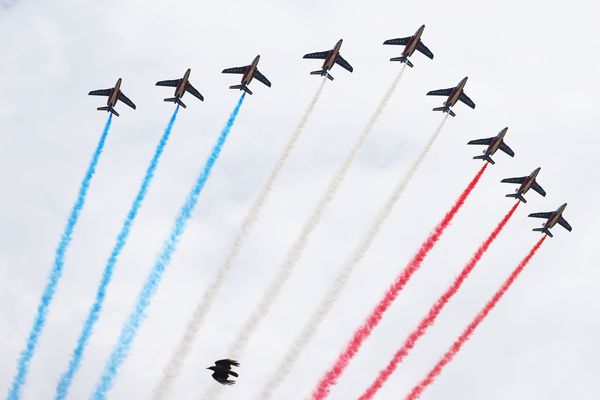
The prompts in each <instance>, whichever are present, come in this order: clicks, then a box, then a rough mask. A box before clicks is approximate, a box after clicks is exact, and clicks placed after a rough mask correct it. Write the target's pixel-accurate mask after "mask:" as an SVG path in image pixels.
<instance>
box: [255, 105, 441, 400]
mask: <svg viewBox="0 0 600 400" xmlns="http://www.w3.org/2000/svg"><path fill="white" fill-rule="evenodd" d="M447 119H448V114H445V115H444V117H443V119H442V122H441V123H440V125H439V126H438V127H437V129H436V130H435V131H434V133H433V135H431V137H430V138H429V141H428V142H427V144H426V145H425V147H424V148H423V150H421V153H420V154H419V155H418V157H417V158H416V159H415V161H414V162H413V163H412V165H411V166H410V168H409V169H408V171H406V173H405V174H404V176H403V177H402V180H401V181H400V182H399V183H398V185H396V187H395V188H394V191H393V192H392V195H391V196H390V198H389V199H388V201H387V202H386V203H385V206H384V207H383V208H382V209H381V210H380V211H379V214H377V217H376V218H375V220H374V221H373V223H372V224H371V226H370V227H369V230H368V231H367V232H366V234H365V235H364V236H363V238H362V240H361V242H360V244H359V245H358V247H357V248H356V249H355V250H354V252H353V253H352V255H351V257H350V258H349V259H348V260H347V261H346V263H345V264H344V265H343V267H342V269H341V271H340V273H339V274H338V276H337V278H336V279H335V280H334V282H333V286H332V287H331V288H330V289H329V292H328V293H327V295H326V296H325V298H324V300H323V302H322V303H321V304H320V306H319V308H317V310H315V312H314V313H313V314H312V316H311V317H310V319H309V321H308V323H307V324H306V325H305V326H304V328H303V329H302V331H301V333H300V335H299V336H298V337H297V338H296V340H295V341H294V343H293V344H292V345H291V347H290V348H289V349H288V351H287V353H286V354H285V356H284V357H283V360H282V361H281V363H280V364H279V366H278V367H277V368H275V369H274V373H273V375H272V376H271V378H270V379H269V380H268V382H267V384H266V385H265V386H264V388H263V389H262V393H261V395H260V398H261V399H269V398H271V397H272V396H273V392H274V391H275V389H277V387H278V386H279V385H280V384H281V383H282V382H283V381H284V379H285V378H286V377H287V375H288V374H289V373H290V371H291V370H292V368H293V367H294V364H295V363H296V360H297V359H298V357H300V354H302V351H304V348H305V347H306V346H307V345H308V344H309V343H310V341H311V340H312V338H313V336H314V335H315V333H316V332H317V329H318V327H319V325H320V324H321V322H323V320H324V319H325V317H326V316H327V315H328V314H329V312H330V311H331V309H332V308H333V306H334V305H335V303H336V302H337V300H338V298H339V297H340V295H341V293H342V291H343V290H344V288H345V287H346V284H347V283H348V280H349V279H350V276H351V275H352V272H353V271H354V268H355V267H356V266H357V265H358V263H359V262H360V261H361V260H362V259H363V257H364V256H365V254H366V253H367V251H368V250H369V248H370V247H371V244H372V243H373V240H375V238H376V237H377V235H378V234H379V231H380V230H381V227H382V226H383V224H384V222H385V221H386V220H387V218H388V217H389V215H390V214H391V213H392V210H393V209H394V205H395V204H396V202H397V201H398V199H399V198H400V196H401V195H402V193H404V191H405V190H406V187H407V186H408V184H409V183H410V181H411V180H412V178H413V176H414V175H415V173H416V172H417V170H418V169H419V167H420V165H421V164H422V162H423V160H424V159H425V157H426V156H427V154H428V153H429V150H431V147H432V146H433V144H434V143H435V141H436V139H437V137H438V136H439V134H440V132H441V131H442V128H443V127H444V124H445V122H446V120H447Z"/></svg>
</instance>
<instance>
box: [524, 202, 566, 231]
mask: <svg viewBox="0 0 600 400" xmlns="http://www.w3.org/2000/svg"><path fill="white" fill-rule="evenodd" d="M565 208H567V203H565V204H563V205H562V206H560V207H558V209H556V211H549V212H539V213H533V214H529V216H530V217H533V218H544V219H547V220H548V221H546V222H545V223H544V224H543V225H542V227H541V228H534V229H533V230H534V231H536V232H542V233H545V234H546V235H548V236H550V237H552V233H550V229H552V227H553V226H554V225H556V224H557V223H558V224H559V225H560V226H562V227H563V228H565V229H566V230H568V231H569V232H571V230H572V229H573V228H571V225H569V223H568V222H567V220H566V219H564V218H563V216H562V213H563V211H565Z"/></svg>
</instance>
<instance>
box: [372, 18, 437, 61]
mask: <svg viewBox="0 0 600 400" xmlns="http://www.w3.org/2000/svg"><path fill="white" fill-rule="evenodd" d="M424 30H425V25H421V27H420V28H419V29H418V30H417V32H416V33H415V34H414V35H412V36H409V37H405V38H399V39H389V40H386V41H385V42H383V44H393V45H400V46H406V47H404V51H402V55H401V56H400V57H393V58H390V61H400V62H401V63H406V65H408V66H409V67H411V68H412V67H414V65H413V63H412V62H410V60H409V59H408V57H410V56H412V55H413V53H414V52H415V50H418V51H420V52H421V53H423V54H425V55H426V56H427V57H429V58H431V59H432V60H433V53H432V52H431V50H429V49H428V48H427V46H425V45H424V44H423V41H421V35H422V34H423V31H424Z"/></svg>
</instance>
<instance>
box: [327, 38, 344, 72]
mask: <svg viewBox="0 0 600 400" xmlns="http://www.w3.org/2000/svg"><path fill="white" fill-rule="evenodd" d="M340 47H342V39H340V40H338V42H337V43H336V44H335V46H333V49H332V50H331V51H329V54H328V55H327V57H326V58H325V61H323V70H324V71H329V70H330V69H331V68H333V65H334V64H335V62H336V60H337V58H338V56H339V55H340Z"/></svg>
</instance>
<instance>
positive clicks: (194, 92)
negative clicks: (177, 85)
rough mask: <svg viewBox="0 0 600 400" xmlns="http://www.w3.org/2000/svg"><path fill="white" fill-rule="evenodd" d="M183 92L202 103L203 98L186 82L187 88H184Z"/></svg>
mask: <svg viewBox="0 0 600 400" xmlns="http://www.w3.org/2000/svg"><path fill="white" fill-rule="evenodd" d="M185 90H186V91H187V92H188V93H189V94H191V95H192V96H194V97H196V98H198V99H200V100H201V101H204V97H203V96H202V95H201V94H200V92H199V91H198V90H196V88H195V87H193V86H192V84H191V83H189V82H188V84H187V87H186V88H185Z"/></svg>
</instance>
